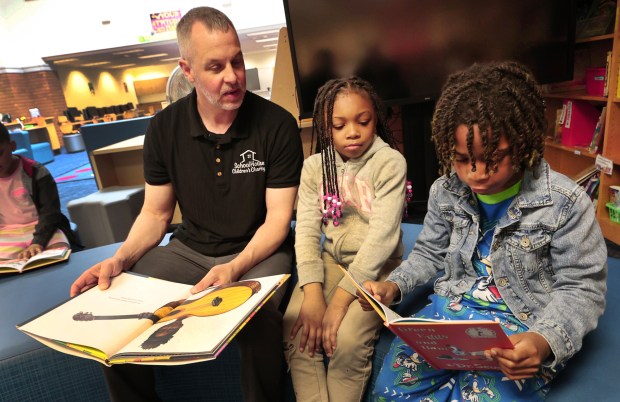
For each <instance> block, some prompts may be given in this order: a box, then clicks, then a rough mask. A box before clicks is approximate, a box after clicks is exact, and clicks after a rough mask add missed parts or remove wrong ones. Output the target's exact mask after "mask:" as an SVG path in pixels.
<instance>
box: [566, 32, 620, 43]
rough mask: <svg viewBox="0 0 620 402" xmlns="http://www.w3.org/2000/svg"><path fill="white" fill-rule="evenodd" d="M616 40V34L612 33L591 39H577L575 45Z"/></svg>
mask: <svg viewBox="0 0 620 402" xmlns="http://www.w3.org/2000/svg"><path fill="white" fill-rule="evenodd" d="M613 39H614V34H613V33H610V34H607V35H598V36H591V37H589V38H579V39H575V43H576V44H579V43H592V42H602V41H605V40H613Z"/></svg>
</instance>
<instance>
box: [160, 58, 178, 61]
mask: <svg viewBox="0 0 620 402" xmlns="http://www.w3.org/2000/svg"><path fill="white" fill-rule="evenodd" d="M178 60H179V57H168V58H167V59H161V60H160V61H178Z"/></svg>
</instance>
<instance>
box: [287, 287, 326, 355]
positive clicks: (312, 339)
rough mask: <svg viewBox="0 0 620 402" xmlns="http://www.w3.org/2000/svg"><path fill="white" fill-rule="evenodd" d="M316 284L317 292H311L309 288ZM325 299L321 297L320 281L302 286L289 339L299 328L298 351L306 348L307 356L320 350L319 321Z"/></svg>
mask: <svg viewBox="0 0 620 402" xmlns="http://www.w3.org/2000/svg"><path fill="white" fill-rule="evenodd" d="M314 285H318V289H319V291H318V292H314V293H313V292H312V291H311V288H313V287H316V286H314ZM325 309H326V306H325V299H323V291H322V286H321V284H320V283H316V284H315V283H309V284H307V285H305V286H304V301H303V302H302V304H301V309H300V310H299V316H298V317H297V321H295V325H293V328H292V329H291V335H290V339H291V340H293V339H295V337H296V336H297V332H299V330H300V329H301V338H300V339H299V351H300V352H302V353H303V352H304V350H306V349H307V350H308V356H310V357H312V356H314V353H315V352H319V351H320V350H321V335H322V327H321V322H322V321H323V316H324V315H325Z"/></svg>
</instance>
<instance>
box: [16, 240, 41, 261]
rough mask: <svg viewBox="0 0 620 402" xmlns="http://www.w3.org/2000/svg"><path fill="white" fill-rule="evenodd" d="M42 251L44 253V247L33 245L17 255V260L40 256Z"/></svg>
mask: <svg viewBox="0 0 620 402" xmlns="http://www.w3.org/2000/svg"><path fill="white" fill-rule="evenodd" d="M41 251H43V246H41V245H40V244H34V243H33V244H31V245H30V246H28V248H27V249H25V250H24V251H22V252H21V253H19V254H17V258H19V259H20V260H27V259H29V258H32V257H34V256H35V255H37V254H39V253H40V252H41Z"/></svg>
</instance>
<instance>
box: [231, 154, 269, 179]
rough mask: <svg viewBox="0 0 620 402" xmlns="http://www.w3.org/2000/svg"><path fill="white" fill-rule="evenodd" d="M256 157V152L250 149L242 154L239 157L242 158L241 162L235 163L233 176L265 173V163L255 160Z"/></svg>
mask: <svg viewBox="0 0 620 402" xmlns="http://www.w3.org/2000/svg"><path fill="white" fill-rule="evenodd" d="M255 155H256V152H254V151H251V150H249V149H248V150H247V151H244V152H242V153H241V154H240V155H239V156H241V162H235V163H234V164H233V169H232V174H242V173H255V172H264V171H265V162H261V161H259V160H258V159H255V158H254V156H255Z"/></svg>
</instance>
